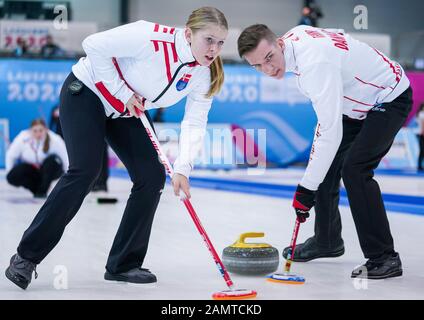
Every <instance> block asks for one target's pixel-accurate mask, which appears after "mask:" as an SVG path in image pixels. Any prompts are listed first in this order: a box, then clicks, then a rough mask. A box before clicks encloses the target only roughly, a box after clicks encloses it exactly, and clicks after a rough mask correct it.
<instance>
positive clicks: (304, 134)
mask: <svg viewBox="0 0 424 320" xmlns="http://www.w3.org/2000/svg"><path fill="white" fill-rule="evenodd" d="M74 63H75V61H43V60H25V59H2V60H0V118H7V119H9V125H10V139H11V140H12V139H13V138H14V137H15V136H16V135H17V134H18V133H19V132H20V131H21V130H23V129H26V128H27V127H28V126H29V124H30V122H31V121H32V120H33V119H35V118H40V117H41V118H44V119H45V120H46V122H47V123H49V121H50V114H51V111H52V109H53V108H54V107H55V106H56V105H57V104H58V101H59V94H60V90H61V86H62V84H63V82H64V80H65V78H66V77H67V75H68V74H69V72H70V71H71V67H72V65H73V64H74ZM224 69H225V83H224V86H223V88H222V90H221V92H220V94H219V95H218V96H216V97H215V99H214V102H213V107H212V109H211V111H210V114H209V123H228V124H231V125H232V126H233V128H240V129H242V130H245V131H246V135H250V136H249V137H248V139H246V141H247V140H250V141H253V142H254V143H258V142H259V141H258V140H260V139H258V135H259V134H258V132H259V131H260V130H261V129H265V132H266V143H265V144H264V143H262V144H261V143H258V145H257V146H255V152H259V153H261V154H262V155H266V160H267V162H270V163H275V164H277V165H280V166H284V165H288V164H290V163H292V162H295V161H306V160H307V158H308V154H309V150H310V147H311V144H312V138H313V130H314V126H315V123H316V117H315V114H314V111H313V109H312V106H311V103H310V102H309V100H308V99H307V98H306V97H304V96H303V95H302V94H301V93H300V92H299V91H298V89H297V85H296V78H295V77H294V75H292V74H287V75H286V77H285V78H284V80H275V79H271V78H268V77H265V76H263V75H261V74H260V73H258V72H256V71H255V70H254V69H252V68H251V67H248V66H233V65H226V66H225V67H224ZM184 106H185V100H183V101H180V102H179V103H178V104H176V105H175V106H173V107H171V108H167V109H165V110H164V116H163V118H164V120H165V121H166V122H180V121H181V119H182V117H183V114H184ZM154 113H155V111H152V115H154ZM262 131H263V130H262ZM252 132H253V136H251V135H252ZM239 151H240V150H239Z"/></svg>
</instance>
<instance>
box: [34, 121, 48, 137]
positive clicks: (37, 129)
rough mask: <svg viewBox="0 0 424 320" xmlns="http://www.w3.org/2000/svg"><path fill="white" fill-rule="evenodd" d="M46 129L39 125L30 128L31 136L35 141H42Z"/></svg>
mask: <svg viewBox="0 0 424 320" xmlns="http://www.w3.org/2000/svg"><path fill="white" fill-rule="evenodd" d="M46 133H47V129H46V127H44V126H43V125H41V124H36V125H35V126H32V127H31V134H32V137H33V138H34V139H35V140H42V139H44V138H45V137H46Z"/></svg>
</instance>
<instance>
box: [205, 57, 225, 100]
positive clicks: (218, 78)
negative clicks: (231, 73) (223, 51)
mask: <svg viewBox="0 0 424 320" xmlns="http://www.w3.org/2000/svg"><path fill="white" fill-rule="evenodd" d="M210 70H211V86H210V88H209V91H208V93H207V95H206V97H208V98H210V97H212V96H214V95H215V94H217V93H218V92H219V90H221V87H222V84H223V83H224V67H223V64H222V59H221V57H217V58H216V59H215V60H214V62H213V63H212V64H211V66H210Z"/></svg>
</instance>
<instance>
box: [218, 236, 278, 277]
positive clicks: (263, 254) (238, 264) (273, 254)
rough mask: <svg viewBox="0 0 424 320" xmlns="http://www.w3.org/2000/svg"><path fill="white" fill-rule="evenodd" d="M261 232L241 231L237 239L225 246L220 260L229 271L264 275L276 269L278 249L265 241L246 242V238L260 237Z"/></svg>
mask: <svg viewBox="0 0 424 320" xmlns="http://www.w3.org/2000/svg"><path fill="white" fill-rule="evenodd" d="M264 235H265V234H264V233H263V232H249V233H243V234H241V235H240V237H239V238H238V239H237V241H236V242H235V243H234V244H232V245H231V246H229V247H226V248H225V249H224V250H223V253H222V262H223V263H224V266H225V267H226V268H227V269H228V271H229V272H233V273H238V274H243V275H264V274H269V273H272V272H274V271H276V270H277V268H278V263H279V254H278V250H277V249H276V248H274V247H272V246H271V245H269V244H267V243H246V242H245V240H246V238H261V237H263V236H264Z"/></svg>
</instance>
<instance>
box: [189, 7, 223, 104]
mask: <svg viewBox="0 0 424 320" xmlns="http://www.w3.org/2000/svg"><path fill="white" fill-rule="evenodd" d="M210 24H215V25H217V26H219V27H222V28H225V29H226V30H228V23H227V19H226V18H225V16H224V14H223V13H222V12H221V11H219V10H218V9H216V8H213V7H201V8H199V9H196V10H194V11H193V12H192V13H191V15H190V16H189V17H188V20H187V23H186V26H187V27H188V28H190V29H191V30H192V31H193V32H196V31H198V30H201V29H204V28H206V27H208V26H209V25H210ZM210 70H211V86H210V87H209V91H208V93H207V94H206V96H207V97H208V98H209V97H212V96H214V95H215V94H217V93H218V92H219V90H220V89H221V87H222V84H223V83H224V67H223V64H222V59H221V57H219V56H218V57H216V59H215V60H214V61H213V63H212V64H211V66H210Z"/></svg>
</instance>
